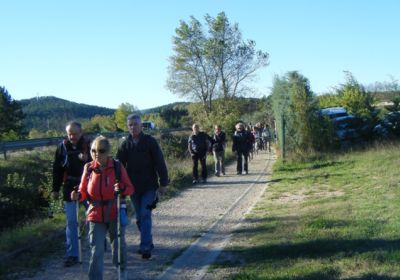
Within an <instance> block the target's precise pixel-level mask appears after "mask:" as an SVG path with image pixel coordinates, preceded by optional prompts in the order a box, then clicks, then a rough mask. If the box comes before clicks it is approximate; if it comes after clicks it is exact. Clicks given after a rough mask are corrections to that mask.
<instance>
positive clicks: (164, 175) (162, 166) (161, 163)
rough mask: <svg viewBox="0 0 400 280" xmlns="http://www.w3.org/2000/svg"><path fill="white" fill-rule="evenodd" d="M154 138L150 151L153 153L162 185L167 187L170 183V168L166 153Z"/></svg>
mask: <svg viewBox="0 0 400 280" xmlns="http://www.w3.org/2000/svg"><path fill="white" fill-rule="evenodd" d="M150 139H152V143H151V145H150V147H151V148H150V152H151V153H152V155H151V156H152V158H153V159H154V164H155V169H156V171H157V174H158V176H159V177H160V185H161V186H162V187H165V186H167V185H168V184H169V178H168V170H167V165H166V163H165V159H164V155H163V153H162V151H161V149H160V146H159V145H158V143H157V141H156V140H155V139H154V138H150Z"/></svg>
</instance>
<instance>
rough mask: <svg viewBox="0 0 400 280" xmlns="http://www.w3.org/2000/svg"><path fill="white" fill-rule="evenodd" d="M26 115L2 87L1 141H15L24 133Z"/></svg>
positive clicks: (0, 99)
mask: <svg viewBox="0 0 400 280" xmlns="http://www.w3.org/2000/svg"><path fill="white" fill-rule="evenodd" d="M23 118H24V114H23V112H22V109H21V106H20V105H19V104H18V103H17V102H16V101H15V100H13V99H12V98H11V95H10V94H9V93H8V91H7V89H6V88H5V87H0V140H15V139H18V138H19V136H20V134H21V133H22V120H23Z"/></svg>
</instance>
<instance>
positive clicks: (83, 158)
mask: <svg viewBox="0 0 400 280" xmlns="http://www.w3.org/2000/svg"><path fill="white" fill-rule="evenodd" d="M78 158H79V159H80V160H81V161H87V160H88V158H89V156H88V155H87V154H84V153H80V154H79V155H78Z"/></svg>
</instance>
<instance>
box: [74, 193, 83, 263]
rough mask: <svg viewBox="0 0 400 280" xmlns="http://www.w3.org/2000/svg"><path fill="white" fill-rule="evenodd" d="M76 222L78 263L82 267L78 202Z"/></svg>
mask: <svg viewBox="0 0 400 280" xmlns="http://www.w3.org/2000/svg"><path fill="white" fill-rule="evenodd" d="M75 203H76V222H77V223H78V226H77V227H76V230H77V232H78V261H79V264H81V265H82V240H81V239H82V237H81V231H80V230H79V200H77V201H76V202H75Z"/></svg>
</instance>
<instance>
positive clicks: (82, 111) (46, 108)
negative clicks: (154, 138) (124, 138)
mask: <svg viewBox="0 0 400 280" xmlns="http://www.w3.org/2000/svg"><path fill="white" fill-rule="evenodd" d="M18 103H19V104H20V105H21V107H22V110H23V112H24V114H25V119H24V127H25V130H26V131H27V132H28V131H30V130H31V129H32V128H35V129H37V130H38V131H41V132H45V131H47V130H57V131H63V130H64V125H65V123H66V122H68V121H70V120H80V121H82V120H84V119H90V118H92V117H94V116H95V115H102V116H110V115H113V114H114V112H115V109H110V108H105V107H99V106H94V105H87V104H82V103H76V102H72V101H69V100H65V99H61V98H58V97H54V96H43V97H38V98H30V99H23V100H19V101H18ZM187 104H189V103H188V102H175V103H171V104H167V105H162V106H158V107H154V108H149V109H145V110H142V111H141V113H143V114H154V113H160V112H161V111H162V110H166V109H171V108H175V107H176V106H183V107H185V106H186V105H187Z"/></svg>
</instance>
